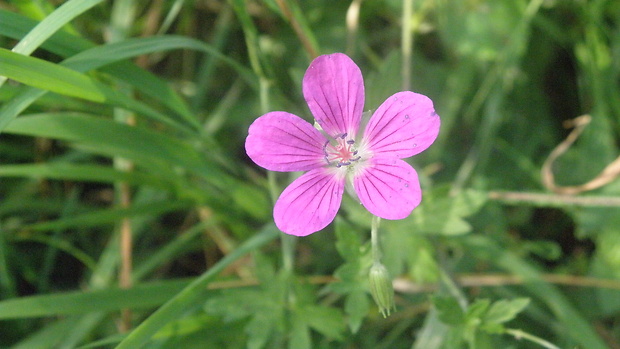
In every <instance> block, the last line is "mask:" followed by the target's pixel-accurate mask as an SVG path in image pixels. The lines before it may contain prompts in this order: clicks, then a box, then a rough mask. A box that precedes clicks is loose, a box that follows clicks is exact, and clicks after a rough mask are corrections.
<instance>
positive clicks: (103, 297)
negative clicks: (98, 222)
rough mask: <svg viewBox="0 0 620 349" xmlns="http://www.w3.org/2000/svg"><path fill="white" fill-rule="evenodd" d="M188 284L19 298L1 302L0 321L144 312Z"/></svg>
mask: <svg viewBox="0 0 620 349" xmlns="http://www.w3.org/2000/svg"><path fill="white" fill-rule="evenodd" d="M188 283H189V281H187V280H174V281H159V282H151V283H144V284H138V285H135V286H134V287H133V288H131V289H127V290H124V289H118V288H112V289H103V290H96V291H86V292H68V293H64V294H50V295H42V296H30V297H21V298H15V299H7V300H3V301H0V319H4V320H6V319H19V318H32V317H45V316H59V315H69V314H86V313H90V312H98V311H113V310H119V309H123V308H132V309H144V308H151V307H154V306H158V305H160V304H163V303H164V302H166V301H167V300H168V299H169V298H170V297H172V296H174V295H175V294H177V293H178V292H179V291H181V290H182V289H183V288H184V287H185V286H187V285H188Z"/></svg>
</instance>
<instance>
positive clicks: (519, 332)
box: [506, 328, 560, 349]
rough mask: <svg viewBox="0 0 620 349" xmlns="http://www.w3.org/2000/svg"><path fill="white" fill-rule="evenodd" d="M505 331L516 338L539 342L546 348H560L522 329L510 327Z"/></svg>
mask: <svg viewBox="0 0 620 349" xmlns="http://www.w3.org/2000/svg"><path fill="white" fill-rule="evenodd" d="M506 333H508V334H510V335H512V336H514V337H515V338H516V339H521V338H523V339H527V340H528V341H530V342H534V343H536V344H540V345H541V346H543V347H545V348H547V349H560V347H558V346H556V345H555V344H553V343H550V342H548V341H546V340H544V339H542V338H540V337H536V336H534V335H532V334H529V333H527V332H524V331H522V330H518V329H512V328H508V329H506Z"/></svg>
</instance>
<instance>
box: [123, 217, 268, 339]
mask: <svg viewBox="0 0 620 349" xmlns="http://www.w3.org/2000/svg"><path fill="white" fill-rule="evenodd" d="M278 235H279V231H278V230H277V229H276V228H275V226H273V225H269V226H267V227H265V228H264V229H263V230H262V231H260V232H259V233H257V234H256V235H255V236H254V237H252V238H250V239H249V240H247V241H245V242H244V243H243V244H242V245H241V246H239V247H238V248H236V249H235V250H234V251H233V252H231V253H230V254H228V255H226V256H225V257H224V258H222V259H221V260H220V261H219V262H218V263H217V264H215V265H214V266H213V267H211V268H210V269H209V270H207V271H206V272H205V273H204V274H202V275H201V276H200V277H198V278H197V279H196V280H194V281H193V282H192V283H191V284H190V285H188V286H187V287H186V288H184V289H183V290H182V291H181V292H179V293H178V294H177V295H176V296H175V297H173V298H172V299H170V300H169V301H168V302H167V303H166V304H164V305H163V306H162V307H161V308H159V309H158V310H157V311H156V312H155V313H153V314H152V315H151V316H149V317H148V318H147V319H146V320H144V321H143V322H142V323H141V324H140V325H139V326H138V327H137V328H136V329H134V330H133V331H132V332H131V333H130V334H129V335H128V336H127V337H126V338H125V339H124V340H123V341H122V342H121V343H119V345H118V346H116V348H117V349H129V348H132V349H134V348H140V347H142V346H144V345H145V344H146V343H147V342H148V341H149V340H150V339H151V337H152V336H153V335H154V334H155V333H157V331H158V330H159V329H160V328H162V327H163V326H165V325H166V324H168V323H170V322H173V321H175V320H177V319H178V318H179V317H180V316H181V315H182V314H183V313H184V312H185V311H187V309H188V308H190V307H193V306H196V305H197V304H201V303H202V302H204V299H205V296H206V294H207V290H206V288H207V285H208V284H209V283H210V282H211V281H213V279H215V277H216V276H217V275H218V274H219V273H220V272H221V271H222V270H224V268H226V267H227V266H229V265H230V264H231V263H233V262H234V261H236V260H238V259H239V258H241V257H243V256H245V255H246V254H247V253H249V252H251V251H254V250H256V249H258V248H260V247H261V246H263V245H265V244H267V243H268V242H270V241H272V240H274V239H275V238H276V237H277V236H278Z"/></svg>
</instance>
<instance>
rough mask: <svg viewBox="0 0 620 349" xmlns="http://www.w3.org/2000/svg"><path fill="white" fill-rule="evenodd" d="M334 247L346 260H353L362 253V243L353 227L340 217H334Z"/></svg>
mask: <svg viewBox="0 0 620 349" xmlns="http://www.w3.org/2000/svg"><path fill="white" fill-rule="evenodd" d="M335 224H336V229H335V230H336V239H337V240H336V249H337V250H338V253H340V255H341V256H342V258H344V259H345V260H347V261H354V260H357V259H359V258H360V256H361V255H362V243H361V240H360V237H359V235H358V234H357V233H356V232H355V230H354V228H353V227H352V226H351V225H350V224H348V223H347V222H345V221H344V220H342V219H340V218H336V223H335Z"/></svg>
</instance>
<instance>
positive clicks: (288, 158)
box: [245, 111, 327, 172]
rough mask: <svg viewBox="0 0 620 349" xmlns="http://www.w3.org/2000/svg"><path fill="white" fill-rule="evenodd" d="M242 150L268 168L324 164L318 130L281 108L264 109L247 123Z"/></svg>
mask: <svg viewBox="0 0 620 349" xmlns="http://www.w3.org/2000/svg"><path fill="white" fill-rule="evenodd" d="M248 132H249V134H248V137H247V138H246V140H245V151H246V153H247V154H248V156H249V157H250V158H251V159H252V161H254V162H255V163H256V164H257V165H259V166H261V167H264V168H266V169H268V170H270V171H283V172H290V171H307V170H311V169H314V168H317V167H321V166H323V165H325V154H324V153H323V146H324V145H325V142H326V141H327V140H326V139H325V137H324V136H323V135H322V134H321V132H319V131H317V129H315V128H314V127H313V126H312V125H311V124H310V123H309V122H307V121H305V120H302V119H301V118H300V117H298V116H296V115H293V114H290V113H286V112H281V111H275V112H271V113H267V114H265V115H263V116H261V117H259V118H258V119H256V120H255V121H254V122H253V123H252V125H250V129H249V131H248Z"/></svg>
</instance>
